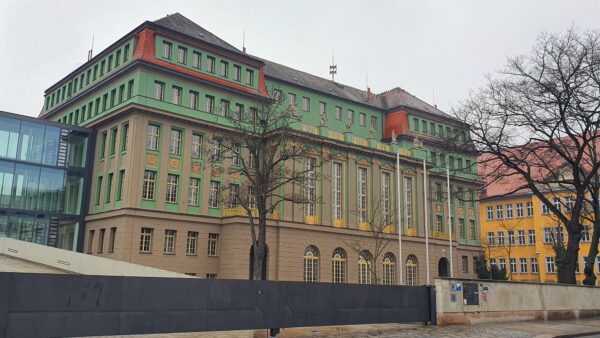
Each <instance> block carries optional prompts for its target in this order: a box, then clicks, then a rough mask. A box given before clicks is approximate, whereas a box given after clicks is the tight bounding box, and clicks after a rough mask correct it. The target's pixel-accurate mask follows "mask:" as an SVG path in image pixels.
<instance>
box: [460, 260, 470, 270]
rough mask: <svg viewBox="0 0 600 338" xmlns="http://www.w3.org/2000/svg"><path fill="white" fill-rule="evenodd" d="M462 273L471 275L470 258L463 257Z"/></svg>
mask: <svg viewBox="0 0 600 338" xmlns="http://www.w3.org/2000/svg"><path fill="white" fill-rule="evenodd" d="M461 263H462V264H461V265H462V272H463V273H469V256H462V257H461Z"/></svg>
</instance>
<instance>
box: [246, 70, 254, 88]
mask: <svg viewBox="0 0 600 338" xmlns="http://www.w3.org/2000/svg"><path fill="white" fill-rule="evenodd" d="M246 84H247V85H249V86H252V85H254V71H253V70H252V69H246Z"/></svg>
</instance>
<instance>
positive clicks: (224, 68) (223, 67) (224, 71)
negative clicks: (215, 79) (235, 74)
mask: <svg viewBox="0 0 600 338" xmlns="http://www.w3.org/2000/svg"><path fill="white" fill-rule="evenodd" d="M220 74H221V76H223V77H227V76H229V63H228V62H227V61H223V60H221V73H220Z"/></svg>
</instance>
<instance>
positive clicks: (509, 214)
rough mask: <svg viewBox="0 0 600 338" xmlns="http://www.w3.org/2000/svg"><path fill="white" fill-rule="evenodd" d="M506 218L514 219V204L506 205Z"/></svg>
mask: <svg viewBox="0 0 600 338" xmlns="http://www.w3.org/2000/svg"><path fill="white" fill-rule="evenodd" d="M506 218H513V206H512V204H507V205H506Z"/></svg>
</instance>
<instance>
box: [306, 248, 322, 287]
mask: <svg viewBox="0 0 600 338" xmlns="http://www.w3.org/2000/svg"><path fill="white" fill-rule="evenodd" d="M304 281H305V282H318V281H319V249H317V248H316V247H315V246H314V245H309V246H308V247H307V248H306V249H305V250H304Z"/></svg>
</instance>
